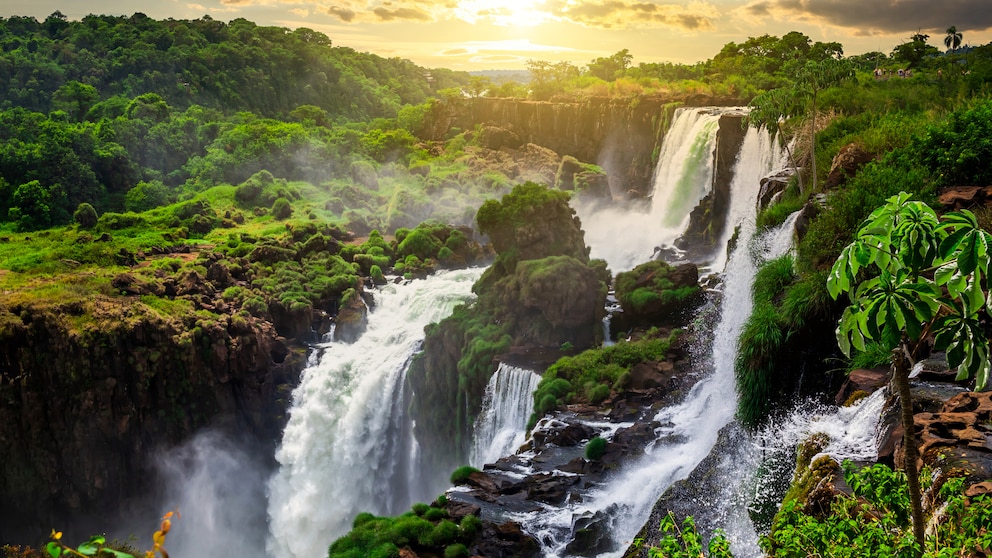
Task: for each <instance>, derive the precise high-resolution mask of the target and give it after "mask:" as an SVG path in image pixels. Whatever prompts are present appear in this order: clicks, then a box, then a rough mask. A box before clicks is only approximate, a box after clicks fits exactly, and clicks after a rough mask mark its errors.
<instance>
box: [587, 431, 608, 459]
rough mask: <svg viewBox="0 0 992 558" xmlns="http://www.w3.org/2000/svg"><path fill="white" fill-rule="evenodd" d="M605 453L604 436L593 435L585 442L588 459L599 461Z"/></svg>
mask: <svg viewBox="0 0 992 558" xmlns="http://www.w3.org/2000/svg"><path fill="white" fill-rule="evenodd" d="M605 454H606V438H600V437H599V436H595V437H593V438H592V439H591V440H589V443H587V444H586V459H588V460H589V461H599V460H600V459H602V458H603V455H605Z"/></svg>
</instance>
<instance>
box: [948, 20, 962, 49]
mask: <svg viewBox="0 0 992 558" xmlns="http://www.w3.org/2000/svg"><path fill="white" fill-rule="evenodd" d="M963 37H964V35H962V34H961V33H960V32H959V31H958V28H957V26H956V25H952V26H950V27H948V28H947V36H946V37H944V46H946V47H947V52H950V51H952V50H957V48H958V47H959V46H961V39H962V38H963Z"/></svg>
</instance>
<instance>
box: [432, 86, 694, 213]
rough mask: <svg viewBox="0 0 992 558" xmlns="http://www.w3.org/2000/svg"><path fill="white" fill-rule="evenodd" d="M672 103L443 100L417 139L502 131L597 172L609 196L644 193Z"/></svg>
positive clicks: (654, 100)
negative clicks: (458, 131) (606, 181)
mask: <svg viewBox="0 0 992 558" xmlns="http://www.w3.org/2000/svg"><path fill="white" fill-rule="evenodd" d="M677 105H678V103H672V102H670V100H668V99H658V98H643V99H635V100H633V101H631V100H617V99H607V98H595V99H589V100H587V101H584V102H547V101H526V100H522V99H496V98H489V97H480V98H474V99H458V100H453V101H452V100H446V101H441V102H438V103H436V104H435V105H434V107H433V108H432V110H431V112H430V113H429V114H428V115H427V118H426V121H425V125H424V130H423V131H422V132H421V136H422V137H424V138H425V139H429V140H441V139H444V138H445V136H446V134H448V133H449V132H450V131H451V130H453V129H456V128H457V129H462V130H471V129H474V128H475V127H476V126H477V125H483V126H485V125H490V126H497V127H500V128H505V129H507V130H509V131H511V132H513V133H514V134H515V136H516V137H518V138H519V140H520V141H521V142H523V143H533V144H536V145H540V146H543V147H547V148H549V149H551V150H553V151H555V152H556V153H559V154H561V155H569V156H572V157H575V158H576V159H578V160H580V161H591V162H594V163H596V164H597V165H599V166H600V167H603V169H604V170H605V171H606V173H607V175H608V176H609V181H610V189H611V190H612V192H613V193H614V194H615V195H622V194H624V193H626V192H629V191H633V192H635V193H637V194H639V195H646V194H648V193H650V189H651V176H652V173H653V171H654V166H655V163H656V162H657V161H656V159H655V158H656V156H657V150H658V146H659V145H660V144H661V140H662V138H663V137H664V134H665V131H666V130H667V128H668V122H669V119H670V118H671V115H672V112H673V111H674V109H675V107H676V106H677Z"/></svg>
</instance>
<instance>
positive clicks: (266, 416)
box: [0, 297, 303, 541]
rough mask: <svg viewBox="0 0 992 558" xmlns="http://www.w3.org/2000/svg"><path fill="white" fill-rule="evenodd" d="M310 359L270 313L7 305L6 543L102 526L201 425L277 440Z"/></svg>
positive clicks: (2, 384)
mask: <svg viewBox="0 0 992 558" xmlns="http://www.w3.org/2000/svg"><path fill="white" fill-rule="evenodd" d="M194 326H195V327H194ZM302 356H303V355H302V351H301V350H299V349H292V348H290V346H288V343H287V342H286V340H285V339H283V338H282V337H279V336H278V335H277V334H276V332H275V330H274V329H273V326H272V325H271V323H268V322H265V321H261V320H255V319H249V320H243V319H242V320H236V319H234V318H233V317H226V316H219V317H218V319H217V320H216V321H213V322H209V323H207V322H206V321H200V322H199V323H198V324H192V323H186V322H185V321H184V320H181V319H176V318H168V317H163V316H161V315H160V314H159V313H158V312H156V311H155V310H153V309H151V308H149V307H147V306H145V305H143V304H140V303H138V302H137V300H136V299H134V300H132V301H130V302H128V301H126V299H125V301H122V300H120V299H111V298H105V297H100V298H96V299H93V300H89V301H87V302H85V303H72V304H67V305H59V304H56V305H55V306H51V307H43V306H40V305H32V304H24V305H15V306H10V307H6V308H0V397H2V398H3V404H2V405H0V444H2V446H3V448H4V449H3V459H0V494H2V498H3V501H4V506H2V508H0V541H24V538H25V537H33V536H38V535H39V534H42V533H46V532H47V531H48V530H49V529H51V528H52V526H53V525H55V526H69V525H70V521H73V520H75V521H74V523H73V526H74V527H75V530H76V531H81V532H74V533H72V536H73V537H74V538H73V539H71V540H75V537H76V536H77V535H78V536H80V537H82V536H85V535H88V534H90V531H89V530H88V529H97V528H106V525H107V524H111V523H112V520H113V519H114V518H115V517H114V516H115V515H116V513H118V511H121V510H122V509H123V510H126V509H127V507H126V505H125V506H124V507H123V508H122V506H121V504H122V503H126V502H128V501H129V499H132V498H135V497H136V496H137V495H139V494H140V495H145V496H149V495H151V494H152V492H153V490H154V488H155V486H154V480H155V479H154V474H153V471H154V469H153V464H152V463H149V462H146V461H144V458H143V456H150V455H152V454H154V452H155V450H156V449H159V448H166V447H169V446H172V445H175V444H177V443H178V442H180V441H181V440H183V439H185V438H187V437H189V436H190V435H191V434H192V433H194V432H195V431H197V430H198V429H200V428H202V427H204V426H207V425H212V426H220V427H221V428H226V429H227V430H229V431H233V432H240V433H242V434H248V435H249V436H253V437H255V439H256V440H258V441H260V442H262V444H263V445H264V446H267V447H268V449H269V450H271V448H272V447H273V446H274V444H275V443H276V441H277V440H278V437H279V435H280V432H281V430H282V425H283V414H284V410H285V407H286V405H287V399H288V393H289V388H290V387H291V386H292V385H294V384H295V382H296V381H297V379H298V374H299V371H300V370H301V369H302V366H303V358H302ZM125 513H126V512H125ZM80 517H89V518H91V519H92V520H93V521H95V522H96V523H99V525H93V526H90V525H85V524H81V523H79V521H78V519H79V518H80ZM100 526H102V527H100ZM93 532H96V531H93Z"/></svg>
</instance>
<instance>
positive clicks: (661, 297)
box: [611, 261, 703, 331]
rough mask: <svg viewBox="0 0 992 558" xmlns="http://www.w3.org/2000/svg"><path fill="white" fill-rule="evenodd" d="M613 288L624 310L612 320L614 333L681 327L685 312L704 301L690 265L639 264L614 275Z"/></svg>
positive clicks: (693, 265)
mask: <svg viewBox="0 0 992 558" xmlns="http://www.w3.org/2000/svg"><path fill="white" fill-rule="evenodd" d="M615 285H616V297H617V300H619V301H620V306H621V308H622V310H623V311H622V312H619V313H615V314H614V315H613V317H612V319H611V325H612V326H614V327H615V328H616V329H617V331H627V330H629V329H631V328H633V327H641V326H651V325H658V324H668V325H673V326H679V325H682V324H683V323H684V322H685V320H686V319H687V318H688V314H689V312H687V311H689V310H691V309H692V308H693V307H694V305H696V304H698V303H700V302H702V300H703V298H702V296H701V295H702V289H700V287H699V270H698V269H697V268H696V265H695V264H691V263H686V264H681V265H679V266H672V265H670V264H668V263H666V262H663V261H653V262H648V263H645V264H641V265H639V266H637V267H635V268H634V269H632V270H631V271H626V272H623V273H619V274H617V277H616V282H615Z"/></svg>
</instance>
